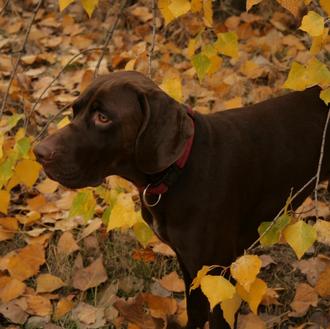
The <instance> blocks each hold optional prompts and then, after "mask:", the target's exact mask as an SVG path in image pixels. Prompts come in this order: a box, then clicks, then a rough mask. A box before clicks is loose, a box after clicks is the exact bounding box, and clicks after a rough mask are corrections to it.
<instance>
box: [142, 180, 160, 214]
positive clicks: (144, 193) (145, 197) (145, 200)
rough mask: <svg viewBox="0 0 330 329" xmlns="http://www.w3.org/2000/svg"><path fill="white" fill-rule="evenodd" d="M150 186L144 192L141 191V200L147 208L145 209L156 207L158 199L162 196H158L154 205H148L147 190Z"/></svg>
mask: <svg viewBox="0 0 330 329" xmlns="http://www.w3.org/2000/svg"><path fill="white" fill-rule="evenodd" d="M150 185H151V184H149V185H148V186H147V187H146V188H145V189H144V190H143V193H142V200H143V203H144V204H145V205H146V206H147V207H150V208H151V207H155V206H157V205H158V203H159V201H160V199H161V198H162V195H161V194H158V199H157V201H156V202H154V203H149V202H148V200H147V190H148V188H149V187H150Z"/></svg>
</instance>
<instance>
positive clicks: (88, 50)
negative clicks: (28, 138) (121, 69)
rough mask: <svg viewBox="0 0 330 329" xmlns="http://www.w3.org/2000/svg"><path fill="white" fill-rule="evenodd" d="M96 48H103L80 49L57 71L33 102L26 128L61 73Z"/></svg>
mask: <svg viewBox="0 0 330 329" xmlns="http://www.w3.org/2000/svg"><path fill="white" fill-rule="evenodd" d="M95 50H102V48H100V47H94V48H88V49H85V50H82V51H80V52H79V53H78V54H76V55H74V56H72V57H71V59H70V60H69V61H68V62H67V63H66V64H65V65H64V66H63V68H62V69H61V70H60V71H59V72H58V73H57V75H56V76H55V78H54V79H53V80H52V81H51V82H50V83H49V84H48V85H47V87H46V88H45V89H44V90H43V92H42V93H41V94H40V96H39V98H38V99H37V100H36V101H35V103H34V104H33V107H32V109H31V111H30V113H29V115H28V116H27V118H26V120H25V124H24V127H25V129H27V127H28V125H29V119H30V117H31V115H32V114H33V113H34V111H35V110H36V107H37V105H38V104H39V103H40V101H41V99H42V97H43V96H44V95H45V93H46V92H47V91H48V89H49V88H50V87H51V86H52V85H53V84H54V83H55V82H56V81H57V80H58V78H59V77H60V76H61V74H62V73H63V72H64V71H65V69H66V68H67V67H68V66H69V65H70V64H71V63H72V62H74V61H75V60H76V59H77V58H78V57H79V56H81V55H84V54H86V53H88V52H90V51H95Z"/></svg>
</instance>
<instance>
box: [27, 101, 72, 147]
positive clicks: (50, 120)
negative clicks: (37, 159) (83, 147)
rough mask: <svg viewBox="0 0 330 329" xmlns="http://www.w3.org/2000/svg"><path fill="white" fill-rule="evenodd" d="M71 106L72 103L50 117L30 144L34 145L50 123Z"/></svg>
mask: <svg viewBox="0 0 330 329" xmlns="http://www.w3.org/2000/svg"><path fill="white" fill-rule="evenodd" d="M71 106H72V103H70V104H67V105H65V106H64V107H63V108H61V109H60V110H59V111H58V112H57V113H56V114H55V115H54V116H53V117H51V118H50V119H49V120H48V121H47V122H46V124H45V125H44V127H43V128H42V129H41V131H40V132H39V134H38V135H37V136H36V137H35V138H34V140H33V142H32V144H34V143H35V142H37V141H38V140H39V138H40V137H41V136H42V134H43V133H44V132H45V131H46V130H47V128H48V126H49V125H50V123H51V122H53V121H54V120H56V119H57V118H58V117H59V116H60V115H61V114H62V113H63V112H64V111H66V110H67V109H68V108H70V107H71Z"/></svg>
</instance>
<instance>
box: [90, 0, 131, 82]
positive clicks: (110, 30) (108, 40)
mask: <svg viewBox="0 0 330 329" xmlns="http://www.w3.org/2000/svg"><path fill="white" fill-rule="evenodd" d="M126 3H127V0H123V1H122V3H121V6H120V10H119V13H118V15H117V17H116V19H115V21H114V23H113V24H112V26H111V28H110V29H109V31H108V33H107V36H106V38H105V42H104V45H103V47H102V53H101V56H100V58H99V60H98V61H97V63H96V66H95V71H94V79H95V78H96V77H97V74H98V71H99V68H100V65H101V62H102V59H103V57H104V56H105V53H106V51H107V49H108V46H109V43H110V41H111V39H112V36H113V33H114V32H115V30H116V28H117V25H118V22H119V20H120V18H121V16H122V14H123V11H124V9H125V7H126Z"/></svg>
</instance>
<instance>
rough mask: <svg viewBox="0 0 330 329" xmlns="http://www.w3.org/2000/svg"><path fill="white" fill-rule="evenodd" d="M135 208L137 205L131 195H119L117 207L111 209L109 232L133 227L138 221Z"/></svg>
mask: <svg viewBox="0 0 330 329" xmlns="http://www.w3.org/2000/svg"><path fill="white" fill-rule="evenodd" d="M134 208H135V205H134V202H133V200H132V197H131V195H130V194H127V193H121V194H119V195H118V198H117V200H116V203H115V205H114V206H113V208H112V209H111V213H110V218H109V222H108V227H107V231H108V232H109V231H110V230H113V229H115V228H130V227H132V226H133V225H134V224H135V223H136V222H137V219H138V216H137V213H136V212H135V209H134Z"/></svg>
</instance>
